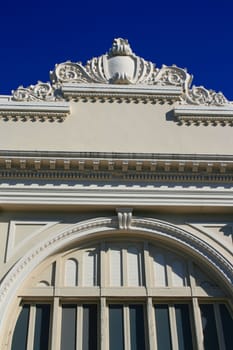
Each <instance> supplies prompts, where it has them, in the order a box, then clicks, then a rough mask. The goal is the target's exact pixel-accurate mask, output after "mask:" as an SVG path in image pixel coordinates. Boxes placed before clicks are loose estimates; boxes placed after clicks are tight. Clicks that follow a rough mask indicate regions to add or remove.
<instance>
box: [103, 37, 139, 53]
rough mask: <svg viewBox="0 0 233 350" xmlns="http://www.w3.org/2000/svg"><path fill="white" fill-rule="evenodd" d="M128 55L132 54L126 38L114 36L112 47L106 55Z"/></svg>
mask: <svg viewBox="0 0 233 350" xmlns="http://www.w3.org/2000/svg"><path fill="white" fill-rule="evenodd" d="M130 55H133V51H132V50H131V47H130V45H129V42H128V40H127V39H122V38H116V39H114V40H113V43H112V47H111V49H110V50H109V52H108V57H113V56H130Z"/></svg>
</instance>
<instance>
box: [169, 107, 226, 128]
mask: <svg viewBox="0 0 233 350" xmlns="http://www.w3.org/2000/svg"><path fill="white" fill-rule="evenodd" d="M173 114H174V117H175V119H176V120H177V121H178V122H179V123H181V124H196V125H199V124H206V125H208V124H213V125H217V124H222V125H225V124H228V125H231V126H232V125H233V104H229V105H226V106H219V107H212V106H195V105H193V106H187V105H185V106H179V107H176V108H175V109H173Z"/></svg>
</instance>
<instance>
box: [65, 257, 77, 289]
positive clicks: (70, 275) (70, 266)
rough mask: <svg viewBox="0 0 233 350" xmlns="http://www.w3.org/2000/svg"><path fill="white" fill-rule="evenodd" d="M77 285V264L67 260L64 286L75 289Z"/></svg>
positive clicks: (72, 260) (73, 260) (74, 261)
mask: <svg viewBox="0 0 233 350" xmlns="http://www.w3.org/2000/svg"><path fill="white" fill-rule="evenodd" d="M77 285H78V262H77V261H76V260H75V259H68V260H67V261H66V264H65V286H67V287H75V286H77Z"/></svg>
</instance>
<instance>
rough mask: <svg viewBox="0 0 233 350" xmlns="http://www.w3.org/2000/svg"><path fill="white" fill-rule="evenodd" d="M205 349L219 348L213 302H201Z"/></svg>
mask: <svg viewBox="0 0 233 350" xmlns="http://www.w3.org/2000/svg"><path fill="white" fill-rule="evenodd" d="M200 309H201V318H202V328H203V336H204V348H205V350H219V345H218V337H217V329H216V323H215V316H214V307H213V305H212V304H200Z"/></svg>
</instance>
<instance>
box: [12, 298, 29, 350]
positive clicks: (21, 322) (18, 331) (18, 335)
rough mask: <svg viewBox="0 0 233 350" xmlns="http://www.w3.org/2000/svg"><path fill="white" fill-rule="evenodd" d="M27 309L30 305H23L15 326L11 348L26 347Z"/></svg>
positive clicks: (19, 349)
mask: <svg viewBox="0 0 233 350" xmlns="http://www.w3.org/2000/svg"><path fill="white" fill-rule="evenodd" d="M29 310H30V305H26V304H25V305H23V308H22V310H21V312H20V314H19V317H18V320H17V323H16V326H15V330H14V335H13V339H12V346H11V350H26V349H27V335H28V321H29Z"/></svg>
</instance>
